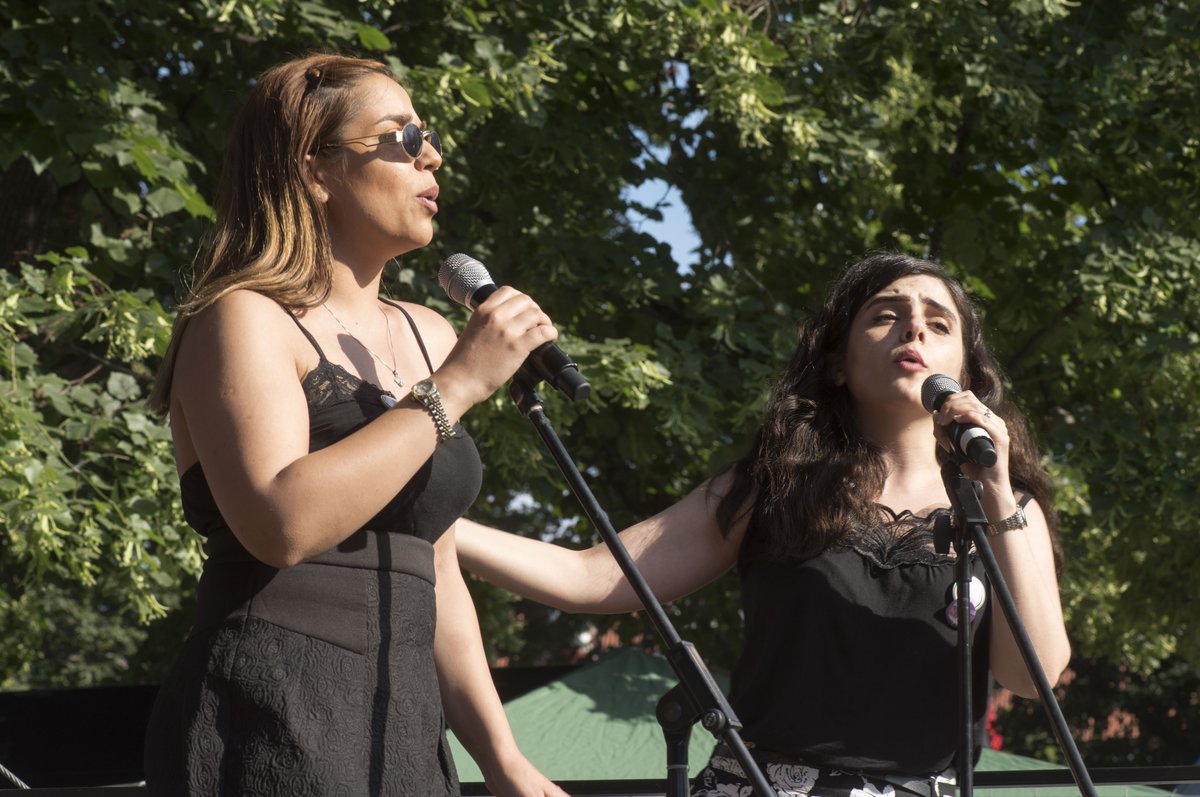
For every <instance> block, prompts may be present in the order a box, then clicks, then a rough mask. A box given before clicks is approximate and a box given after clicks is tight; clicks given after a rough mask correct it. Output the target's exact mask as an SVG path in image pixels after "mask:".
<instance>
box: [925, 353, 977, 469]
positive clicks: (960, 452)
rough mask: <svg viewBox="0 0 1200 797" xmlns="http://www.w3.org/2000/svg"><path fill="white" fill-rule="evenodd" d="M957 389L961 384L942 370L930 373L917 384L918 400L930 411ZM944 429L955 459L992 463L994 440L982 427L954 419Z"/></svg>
mask: <svg viewBox="0 0 1200 797" xmlns="http://www.w3.org/2000/svg"><path fill="white" fill-rule="evenodd" d="M961 391H962V386H961V385H959V384H958V382H956V381H955V380H953V379H951V378H950V377H948V376H946V375H945V374H934V375H933V376H931V377H929V378H928V379H926V380H925V383H924V384H923V385H921V403H922V404H924V405H925V409H927V410H929V411H930V412H937V411H938V410H939V409H941V407H942V404H944V403H945V401H946V399H947V398H949V397H950V396H951V395H952V394H954V393H958V392H961ZM946 433H947V434H948V435H949V436H950V442H951V443H952V444H953V446H954V457H955V459H957V460H958V461H959V462H974V463H975V464H976V465H979V466H981V467H984V468H990V467H992V466H993V465H995V464H996V444H995V443H993V442H992V438H991V437H990V436H988V433H987V432H985V431H984V430H983V429H980V428H979V427H978V426H972V425H969V424H964V423H957V422H955V423H951V424H950V425H949V426H947V427H946Z"/></svg>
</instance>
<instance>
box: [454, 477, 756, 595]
mask: <svg viewBox="0 0 1200 797" xmlns="http://www.w3.org/2000/svg"><path fill="white" fill-rule="evenodd" d="M715 506H716V498H715V495H714V493H713V492H712V490H710V487H709V485H704V486H701V487H699V488H697V489H695V490H693V491H692V492H691V493H690V494H688V495H687V496H686V497H684V498H683V499H682V500H681V501H679V502H678V503H676V504H674V505H673V506H671V507H669V508H668V509H666V510H664V511H663V512H660V513H659V514H657V515H655V516H654V517H652V518H649V519H648V520H643V521H642V522H641V523H638V524H636V525H634V526H631V527H629V528H628V529H625V530H624V531H622V532H621V534H620V537H621V542H622V544H623V545H624V546H625V549H626V550H627V551H628V552H629V555H630V556H631V557H632V558H633V561H634V562H635V563H636V565H637V567H638V571H639V572H640V573H641V574H642V576H643V577H644V578H645V580H646V583H647V584H649V586H650V589H651V590H652V591H653V592H654V596H655V597H656V598H657V599H658V600H659V601H661V602H664V603H665V602H668V601H672V600H675V599H676V598H680V597H682V596H684V595H687V594H689V593H691V592H694V591H695V590H697V589H699V588H700V587H702V586H704V585H705V584H707V583H709V582H710V581H712V580H713V579H715V578H717V577H718V576H720V575H721V574H722V573H724V572H725V571H726V570H728V569H729V568H730V567H732V566H733V563H734V561H735V560H736V559H737V551H738V546H739V545H740V543H741V537H742V534H743V532H744V525H739V526H738V527H737V528H735V529H733V530H732V531H731V533H730V534H728V535H725V534H722V533H721V531H720V529H719V528H718V526H717V522H716V519H715ZM458 552H459V561H460V562H461V563H462V565H463V566H464V567H465V568H466V569H467V570H469V571H471V572H472V573H475V574H476V575H478V576H480V577H481V578H483V579H485V580H487V581H490V582H491V583H493V584H496V585H497V586H500V587H503V588H504V589H507V590H509V591H510V592H515V593H516V594H518V595H521V596H522V597H526V598H529V599H531V600H535V601H538V602H539V603H545V604H547V605H549V606H553V607H555V608H557V609H562V610H563V611H567V612H590V613H596V614H615V613H618V612H631V611H635V610H637V609H640V608H642V603H641V601H640V599H639V598H638V595H637V593H636V592H634V589H633V587H632V586H631V585H630V583H629V581H628V580H627V579H626V578H625V574H624V573H623V572H622V570H621V568H620V566H619V565H618V564H617V561H616V559H615V558H614V557H613V555H612V551H611V550H610V549H609V548H608V546H607V545H603V544H602V545H596V546H593V547H591V548H588V549H585V550H582V551H576V550H571V549H569V548H563V547H561V546H558V545H553V544H551V543H547V542H542V541H541V540H534V539H529V538H527V537H521V536H519V535H516V534H509V533H507V532H503V531H500V530H498V529H493V528H490V527H488V526H483V525H481V524H478V523H473V522H471V521H469V520H466V519H465V518H464V519H463V520H460V521H459V533H458Z"/></svg>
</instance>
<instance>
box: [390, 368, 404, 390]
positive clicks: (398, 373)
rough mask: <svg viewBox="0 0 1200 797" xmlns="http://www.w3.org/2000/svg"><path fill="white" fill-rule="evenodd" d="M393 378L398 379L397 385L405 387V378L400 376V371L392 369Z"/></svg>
mask: <svg viewBox="0 0 1200 797" xmlns="http://www.w3.org/2000/svg"><path fill="white" fill-rule="evenodd" d="M392 379H394V380H396V385H397V386H398V387H404V380H403V379H401V378H400V372H399V371H392Z"/></svg>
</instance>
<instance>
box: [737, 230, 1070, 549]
mask: <svg viewBox="0 0 1200 797" xmlns="http://www.w3.org/2000/svg"><path fill="white" fill-rule="evenodd" d="M916 275H927V276H931V277H935V278H937V279H939V280H941V281H942V282H943V283H944V284H945V285H946V287H947V289H948V290H949V291H950V295H951V297H953V299H954V303H955V305H956V308H957V310H958V314H959V316H960V318H961V319H962V334H963V348H964V355H965V356H964V366H963V367H964V373H963V374H960V375H958V378H959V380H960V381H961V382H962V383H963V384H964V386H969V388H970V390H972V391H973V392H974V393H975V395H976V396H978V397H979V399H980V400H981V401H982V402H983V403H984V404H986V405H987V406H988V407H989V408H990V409H991V410H992V412H994V413H996V414H998V415H999V416H1000V417H1001V418H1003V419H1004V421H1005V423H1007V425H1008V431H1009V435H1010V440H1011V443H1010V448H1009V470H1010V472H1011V474H1012V478H1013V481H1014V483H1015V484H1016V486H1018V487H1019V488H1020V489H1023V490H1025V491H1027V492H1029V493H1031V494H1032V495H1033V497H1034V498H1035V499H1037V501H1038V503H1039V505H1040V506H1041V507H1042V509H1043V510H1044V511H1045V513H1046V516H1047V519H1048V521H1049V523H1050V528H1051V534H1052V537H1053V536H1054V529H1055V526H1056V521H1055V517H1054V513H1053V509H1052V498H1053V488H1052V485H1051V483H1050V479H1049V477H1048V475H1047V474H1046V472H1045V470H1044V469H1043V468H1042V466H1041V463H1040V461H1039V455H1038V451H1037V446H1036V444H1035V442H1034V440H1033V436H1032V435H1031V434H1030V431H1029V426H1028V424H1027V423H1026V421H1025V418H1024V416H1023V415H1022V413H1021V412H1020V410H1018V409H1017V408H1016V407H1015V406H1014V405H1013V404H1012V403H1010V402H1009V401H1008V399H1007V398H1006V397H1005V395H1004V386H1003V383H1002V379H1001V373H1000V367H999V365H998V364H997V362H996V358H995V356H994V355H993V354H992V352H991V351H990V350H989V349H988V347H987V344H986V343H985V342H984V339H983V333H982V330H981V327H980V321H979V312H978V310H977V308H976V307H975V305H974V303H973V302H972V301H971V299H970V298H969V297H968V296H967V293H966V291H965V290H964V289H963V287H962V285H961V284H959V282H958V281H957V280H955V279H954V278H953V277H951V276H950V274H949V273H948V272H947V271H946V270H945V269H944V268H943V267H942V266H941V265H939V264H938V263H935V262H932V261H928V260H920V259H917V258H914V257H910V256H908V255H903V254H898V253H891V252H878V253H872V254H869V255H868V256H866V257H865V258H864V259H862V260H860V261H859V262H857V263H855V264H854V265H852V266H851V267H850V268H849V269H848V270H847V271H846V272H845V273H844V274H843V275H842V276H841V278H839V279H838V280H837V281H836V282H835V283H834V284H833V286H832V287H831V289H830V291H829V293H828V295H827V296H826V298H825V304H824V306H823V307H822V308H821V311H820V312H819V313H818V314H817V315H815V316H813V317H812V318H810V319H808V320H807V321H806V322H805V323H804V324H802V325H801V327H800V332H799V342H798V344H797V346H796V351H795V353H794V354H793V355H792V359H791V362H790V363H789V364H788V366H787V368H786V370H785V371H784V373H783V376H782V378H780V380H779V382H778V383H777V384H776V385H775V388H774V391H773V393H772V395H771V399H770V401H769V403H768V405H767V408H766V411H765V417H764V419H763V422H762V425H761V426H760V427H759V429H758V433H757V435H756V436H755V440H754V443H753V445H752V447H751V449H750V451H749V453H748V454H747V455H746V456H744V457H743V458H742V459H741V460H739V461H738V462H737V463H735V464H734V465H733V467H732V468H731V470H732V477H733V478H732V484H731V488H730V490H729V491H728V492H727V493H726V494H725V495H723V496H721V498H720V502H719V504H718V507H717V518H718V522H719V524H720V526H721V529H722V531H723V532H724V533H725V534H728V533H729V531H730V530H731V529H732V527H733V525H734V524H735V523H736V522H737V521H738V520H740V519H741V517H742V516H743V513H745V512H747V511H749V512H750V513H751V516H750V525H749V527H748V531H747V539H750V537H753V538H754V550H755V551H761V552H763V553H765V554H766V555H767V556H769V557H771V558H777V559H792V558H795V559H808V558H811V557H813V556H816V555H817V554H819V553H821V552H823V551H825V550H827V549H828V548H830V547H831V546H833V545H835V544H836V543H838V542H839V541H841V540H843V539H844V538H845V537H846V535H848V534H849V533H850V532H851V531H852V530H853V529H855V528H858V527H861V526H864V525H870V524H872V523H878V522H879V521H880V519H881V518H882V517H883V515H882V514H881V510H880V508H879V505H878V504H877V503H876V500H877V499H878V497H879V495H880V493H881V492H882V491H883V485H884V480H885V479H886V477H887V465H886V463H885V461H884V457H883V452H882V450H881V449H880V448H879V447H878V446H876V445H874V444H873V443H871V441H869V440H867V439H866V438H865V437H864V436H863V435H862V433H861V432H860V430H859V426H858V420H857V417H856V414H855V410H854V405H853V402H852V401H851V397H850V393H849V390H848V389H847V388H846V387H845V386H844V385H842V386H839V385H838V384H837V381H836V378H837V374H838V372H839V369H840V368H841V366H842V364H843V362H844V360H845V355H846V344H847V341H848V336H849V331H850V325H851V324H852V323H853V321H854V317H855V316H856V315H857V313H858V311H859V308H861V307H862V306H863V304H864V303H865V302H866V301H867V300H868V299H870V298H871V297H872V296H874V295H875V294H877V293H879V292H880V291H881V290H883V289H884V288H886V287H887V286H888V285H891V284H892V283H893V282H895V281H896V280H898V279H901V278H903V277H909V276H916ZM930 445H934V443H933V442H932V439H931V441H930ZM938 454H939V458H940V457H941V456H942V452H941V451H940V449H939V452H938ZM1055 549H1056V558H1057V557H1058V555H1059V554H1058V548H1057V542H1056V543H1055Z"/></svg>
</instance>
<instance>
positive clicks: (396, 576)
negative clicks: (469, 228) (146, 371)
mask: <svg viewBox="0 0 1200 797" xmlns="http://www.w3.org/2000/svg"><path fill="white" fill-rule="evenodd" d="M441 163H442V154H441V144H440V141H439V139H438V137H437V134H436V133H433V132H431V131H428V130H426V129H425V127H424V124H423V123H422V121H421V118H420V116H419V115H418V113H417V111H416V109H415V108H414V107H413V104H412V101H411V99H410V98H409V95H408V93H407V92H406V91H405V90H404V89H403V88H402V87H401V86H400V85H399V84H398V83H397V82H396V81H395V80H394V79H393V77H392V75H391V73H390V72H389V70H388V69H387V67H385V66H384V65H382V64H379V63H376V62H373V61H364V60H358V59H351V58H344V57H340V56H336V55H317V56H312V57H308V58H302V59H298V60H294V61H290V62H287V63H284V64H281V65H279V66H277V67H275V68H273V69H271V70H269V71H268V72H267V73H266V74H264V75H263V76H262V77H261V78H260V79H259V81H258V82H257V83H256V84H255V86H254V88H253V89H252V91H251V93H250V97H249V99H248V100H247V101H246V103H245V105H244V106H243V108H242V110H241V112H240V114H239V116H238V118H237V120H236V122H235V124H234V128H233V131H232V136H231V139H230V145H229V149H228V152H227V154H226V162H225V167H224V174H223V176H222V187H221V193H220V198H219V202H218V213H217V221H216V224H215V227H214V229H213V231H212V233H211V236H210V237H209V239H208V241H207V243H206V249H205V252H204V253H203V256H202V258H201V260H200V266H199V268H198V273H197V274H196V277H195V281H194V282H193V284H192V285H191V287H190V290H189V292H188V295H187V298H186V300H185V301H184V302H183V303H182V304H181V306H180V308H179V316H178V319H177V321H176V324H175V328H174V330H173V334H172V339H171V343H170V347H169V349H168V351H167V355H166V358H165V359H164V362H163V364H162V367H161V370H160V373H159V379H158V383H157V385H156V388H155V393H154V396H153V398H152V403H153V405H154V407H155V408H156V409H157V410H158V411H160V412H163V413H168V412H169V414H170V424H171V430H172V434H173V437H174V442H175V454H176V459H177V463H178V467H179V473H180V488H181V495H182V501H183V509H184V514H185V516H186V518H187V520H188V522H189V524H190V525H191V526H192V527H193V528H195V529H196V531H198V532H199V533H201V534H203V535H204V536H205V537H206V538H207V541H206V546H207V554H208V556H207V559H206V561H205V564H204V572H203V575H202V576H201V579H200V585H199V588H198V606H197V610H196V621H195V627H194V629H193V631H192V634H191V636H190V637H189V639H188V641H187V643H186V645H185V648H184V650H183V652H182V654H181V655H180V657H179V660H178V661H177V662H176V665H175V667H174V668H173V669H172V671H171V673H170V675H169V676H168V678H167V679H166V681H165V683H164V684H163V685H162V687H161V689H160V693H159V697H158V701H157V703H156V705H155V709H154V712H153V715H152V717H151V721H150V727H149V729H148V733H147V739H146V779H147V784H148V786H149V788H150V791H151V793H153V794H164V795H166V794H169V795H184V794H206V795H208V794H237V795H242V794H279V795H301V794H322V795H333V794H347V795H351V794H352V795H360V794H362V795H366V794H370V795H414V797H416V796H417V795H420V797H427V796H428V795H450V794H457V793H458V790H459V789H458V782H457V777H456V774H455V770H454V763H453V761H452V760H451V758H450V752H449V749H448V748H447V745H446V739H445V730H444V729H445V724H446V722H448V723H449V725H450V726H451V727H453V728H454V730H455V732H456V733H457V734H458V736H459V738H460V739H461V740H462V741H463V743H464V744H465V745H466V747H467V749H468V750H469V751H470V752H471V754H472V755H473V756H474V757H475V758H476V760H477V761H478V762H479V764H480V767H481V769H482V770H483V772H484V773H485V776H486V779H487V782H488V784H489V786H490V788H491V790H492V792H493V793H494V794H498V795H538V796H540V795H556V796H560V795H563V792H562V791H561V790H559V789H558V788H557V787H555V786H554V785H553V784H552V783H550V782H549V781H548V780H547V779H546V778H545V777H544V776H542V775H541V774H540V773H539V772H537V771H536V770H535V769H534V768H533V767H532V766H531V765H530V764H529V762H528V761H527V760H526V759H525V758H524V757H523V756H522V755H521V754H520V752H519V751H518V750H517V749H516V745H515V743H514V741H513V737H512V733H511V731H510V729H509V727H508V723H507V720H506V718H505V716H504V712H503V709H502V707H501V705H500V702H499V699H498V698H497V695H496V691H495V688H494V686H493V684H492V681H491V677H490V674H489V671H488V667H487V661H486V658H485V656H484V652H483V646H482V643H481V640H480V634H479V625H478V620H477V618H476V615H475V611H474V607H473V605H472V603H471V599H470V596H469V595H468V593H467V590H466V586H465V584H464V583H463V579H462V575H461V572H460V570H459V566H458V560H457V555H456V550H455V523H456V521H457V519H458V517H459V515H461V514H462V512H464V511H465V510H466V508H467V507H468V506H470V504H471V502H472V501H473V500H474V498H475V496H476V494H477V492H478V490H479V486H480V480H481V470H480V462H479V456H478V453H477V452H476V449H475V446H474V444H473V443H472V441H471V439H470V437H468V436H467V434H466V432H465V431H464V430H463V428H462V426H461V425H459V423H458V420H459V418H461V417H462V416H463V414H464V413H465V412H467V410H469V409H470V408H471V407H472V406H473V405H474V404H476V403H478V402H479V401H482V400H483V399H485V398H487V397H488V396H489V395H490V394H491V393H492V392H493V391H494V390H495V389H496V388H497V387H498V386H499V385H501V384H502V383H503V382H504V381H505V380H507V379H508V377H509V376H510V375H511V374H512V373H513V372H514V371H515V370H516V369H517V368H518V367H519V366H520V364H521V363H522V362H523V361H524V359H525V357H526V356H527V355H528V353H529V352H530V351H532V350H533V349H534V348H536V347H537V346H539V345H541V344H543V343H545V342H547V341H551V340H554V339H555V337H556V336H557V333H556V331H555V329H554V327H553V326H552V325H551V323H550V320H549V318H547V317H546V315H545V314H544V313H543V312H542V311H541V310H540V309H539V308H538V307H537V305H536V304H534V303H533V301H531V300H530V299H529V298H528V297H527V296H524V295H522V294H520V293H518V292H517V291H514V290H512V289H511V288H501V289H500V290H499V291H497V292H496V293H495V294H494V295H493V296H491V297H490V298H489V299H488V300H487V301H486V302H484V303H483V304H482V305H481V306H480V307H479V308H478V310H477V311H476V312H475V314H474V315H473V316H472V318H471V320H470V322H469V323H468V325H467V327H466V328H465V330H464V331H463V334H462V336H461V337H458V338H457V339H456V337H455V334H454V331H453V329H452V328H451V326H450V324H449V323H448V322H447V321H446V320H445V319H443V318H442V317H441V316H439V315H438V314H437V313H435V312H433V311H431V310H429V309H427V308H425V307H422V306H419V305H414V304H409V303H404V302H392V301H387V300H384V299H381V298H380V296H379V291H380V278H381V275H382V272H383V269H384V266H385V264H386V263H387V262H388V261H389V260H391V259H392V258H394V257H397V256H399V255H402V254H404V253H406V252H410V251H413V250H415V249H418V248H420V247H422V246H425V245H426V244H428V243H429V242H430V240H431V239H432V236H433V217H434V215H435V214H436V213H437V210H438V206H437V198H438V186H437V181H436V179H435V172H436V171H437V169H438V167H439V166H440V165H441ZM443 712H444V714H443Z"/></svg>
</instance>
